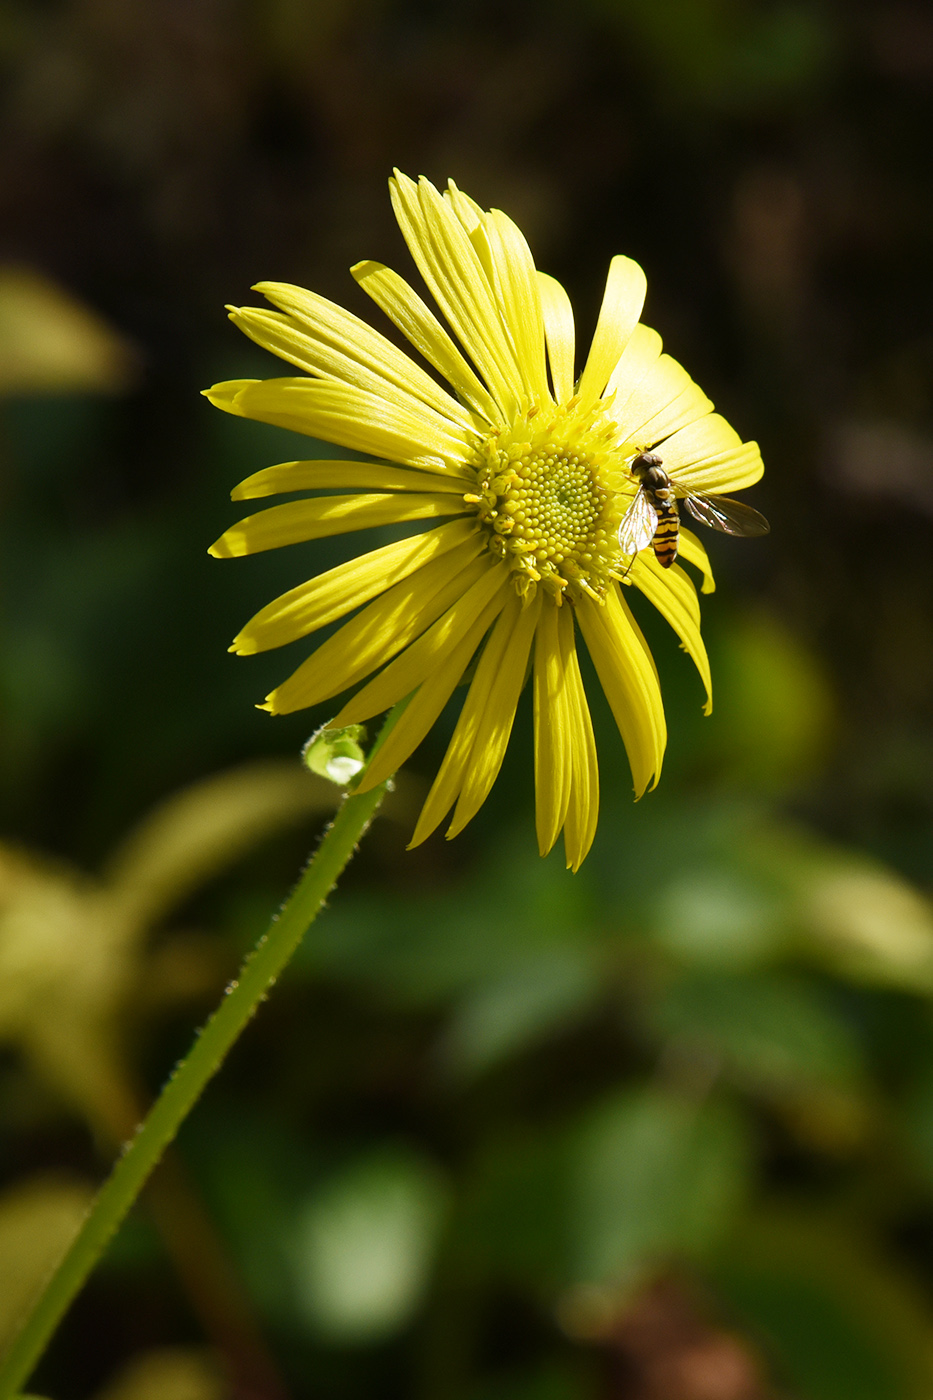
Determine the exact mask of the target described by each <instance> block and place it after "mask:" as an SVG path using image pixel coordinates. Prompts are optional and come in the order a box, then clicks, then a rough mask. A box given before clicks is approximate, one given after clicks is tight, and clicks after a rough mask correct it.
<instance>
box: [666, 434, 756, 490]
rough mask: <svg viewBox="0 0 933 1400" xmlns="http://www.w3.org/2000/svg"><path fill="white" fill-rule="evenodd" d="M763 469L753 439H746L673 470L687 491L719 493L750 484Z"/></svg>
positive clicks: (678, 481) (752, 484)
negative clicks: (737, 444) (721, 451)
mask: <svg viewBox="0 0 933 1400" xmlns="http://www.w3.org/2000/svg"><path fill="white" fill-rule="evenodd" d="M713 416H715V415H713ZM685 431H689V430H688V429H685ZM763 472H764V464H763V462H762V460H761V452H760V451H759V448H758V444H757V442H746V443H743V444H742V446H741V447H736V448H734V449H733V450H732V451H731V452H724V453H723V454H722V455H721V456H720V457H708V458H707V459H706V460H705V461H702V462H695V463H694V464H693V466H690V467H684V468H683V470H682V471H679V472H678V473H677V483H678V485H680V486H685V487H686V488H687V489H688V490H690V491H700V492H707V493H712V494H713V495H714V496H715V495H720V496H722V495H725V494H727V493H728V492H731V491H743V490H744V489H745V488H746V487H747V486H754V484H755V482H756V481H760V479H761V476H762V473H763Z"/></svg>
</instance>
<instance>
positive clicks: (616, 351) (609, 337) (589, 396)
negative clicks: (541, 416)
mask: <svg viewBox="0 0 933 1400" xmlns="http://www.w3.org/2000/svg"><path fill="white" fill-rule="evenodd" d="M646 289H647V282H646V280H645V274H644V273H643V272H642V270H641V268H640V267H639V266H638V263H637V262H633V261H632V259H631V258H623V257H615V258H613V259H612V262H611V263H610V264H609V276H608V278H607V279H606V291H605V294H604V296H603V304H602V306H601V307H600V311H599V320H598V321H597V322H596V334H595V335H594V336H593V343H592V345H591V346H590V353H589V355H588V356H587V361H586V367H585V368H584V370H583V373H582V374H581V376H580V386H579V389H578V393H579V395H580V400H581V402H582V403H583V405H584V406H586V405H587V404H589V403H592V402H593V401H594V400H595V399H598V398H599V396H600V394H601V393H602V392H603V390H604V389H605V387H606V384H607V383H608V381H609V377H610V375H611V374H612V371H613V370H614V369H615V367H616V365H617V364H618V362H619V357H620V356H621V354H622V352H623V350H624V349H625V347H626V345H627V343H628V341H629V338H630V336H631V334H632V332H633V331H634V329H635V327H636V325H637V324H638V318H639V316H640V315H641V309H642V307H643V306H644V304H645V291H646Z"/></svg>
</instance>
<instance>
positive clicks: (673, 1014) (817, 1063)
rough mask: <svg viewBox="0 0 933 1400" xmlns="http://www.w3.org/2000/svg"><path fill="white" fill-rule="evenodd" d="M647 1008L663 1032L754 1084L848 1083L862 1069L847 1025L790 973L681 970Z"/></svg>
mask: <svg viewBox="0 0 933 1400" xmlns="http://www.w3.org/2000/svg"><path fill="white" fill-rule="evenodd" d="M649 1014H650V1016H651V1018H652V1021H653V1023H654V1025H655V1026H656V1028H657V1029H658V1030H659V1031H661V1033H662V1034H663V1035H664V1036H665V1037H666V1038H668V1039H671V1040H679V1041H681V1042H684V1043H686V1044H687V1045H694V1046H697V1047H699V1048H702V1049H703V1050H705V1051H706V1053H707V1054H709V1055H711V1056H712V1057H713V1058H714V1059H715V1060H719V1061H720V1062H721V1063H722V1065H723V1067H724V1068H725V1069H726V1070H727V1072H728V1073H729V1074H730V1075H731V1076H732V1077H733V1078H735V1079H736V1080H738V1081H739V1082H740V1083H743V1084H744V1085H746V1086H748V1087H751V1088H754V1089H755V1090H758V1091H764V1092H766V1093H768V1092H780V1091H782V1090H792V1089H794V1088H796V1087H798V1086H807V1085H812V1084H819V1083H827V1084H831V1085H834V1086H848V1085H851V1084H854V1083H856V1082H857V1081H858V1079H859V1077H860V1074H861V1071H862V1063H861V1055H860V1052H859V1046H858V1041H857V1039H856V1037H855V1034H854V1032H853V1030H852V1029H851V1028H850V1027H849V1026H848V1025H847V1024H846V1022H845V1021H844V1020H843V1018H842V1017H841V1016H840V1015H839V1014H838V1013H837V1012H836V1011H835V1010H834V1008H833V1007H832V1005H831V1004H830V1003H829V1001H828V999H827V998H826V997H824V996H822V995H821V994H820V990H819V988H818V987H816V986H814V985H813V983H812V982H810V981H805V980H804V979H802V978H798V977H795V976H794V975H793V974H790V973H777V972H775V973H759V974H754V975H750V976H746V977H728V976H725V975H723V976H715V975H707V976H695V977H685V978H683V979H681V980H679V981H677V982H675V983H674V984H673V985H672V986H670V987H669V988H668V990H667V992H666V993H664V994H662V995H661V996H660V997H659V998H658V999H657V1001H656V1002H655V1003H654V1005H653V1006H652V1007H651V1010H650V1013H649Z"/></svg>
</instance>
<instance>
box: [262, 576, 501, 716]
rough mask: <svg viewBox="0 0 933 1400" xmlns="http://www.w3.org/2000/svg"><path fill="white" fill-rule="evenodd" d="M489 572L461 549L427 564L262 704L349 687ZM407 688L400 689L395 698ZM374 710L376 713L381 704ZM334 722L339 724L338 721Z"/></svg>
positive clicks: (292, 703) (303, 703) (321, 696)
mask: <svg viewBox="0 0 933 1400" xmlns="http://www.w3.org/2000/svg"><path fill="white" fill-rule="evenodd" d="M488 572H489V564H488V562H487V560H486V558H479V559H476V558H474V559H472V560H471V559H469V557H467V556H465V555H464V553H463V552H462V550H454V551H452V552H451V553H450V554H445V555H443V556H442V557H441V558H440V559H436V560H435V561H434V562H433V563H431V564H427V565H425V567H424V568H423V569H421V570H419V572H418V573H416V574H412V575H411V577H409V578H407V579H404V580H403V581H402V582H401V583H397V584H396V585H395V587H394V588H391V589H389V590H388V592H386V593H384V594H383V595H382V597H380V598H377V599H376V600H375V601H374V602H372V603H370V604H369V606H368V607H365V608H364V609H363V611H362V612H361V613H359V614H358V615H357V616H356V617H354V618H352V619H351V621H349V622H347V623H345V624H344V626H343V627H341V628H340V629H339V630H338V631H337V632H335V633H334V635H333V636H332V637H328V639H327V641H326V642H323V643H322V644H321V646H319V647H318V649H317V651H315V652H313V653H312V654H311V656H309V657H308V659H307V661H305V662H303V663H302V665H300V666H299V667H298V670H297V671H295V672H294V674H293V675H291V676H289V678H288V680H287V681H284V682H283V683H282V685H280V686H279V687H278V688H277V689H276V690H273V692H272V694H271V695H268V696H267V697H266V703H265V705H264V707H263V708H264V709H267V710H269V711H270V713H271V714H274V715H284V714H291V713H292V711H294V710H304V709H307V707H308V706H309V705H317V704H318V703H319V702H320V701H322V700H329V699H330V698H331V697H332V696H334V695H339V694H340V693H341V692H342V691H344V690H349V688H350V686H352V685H356V684H357V683H358V682H359V681H361V680H364V679H365V678H366V677H367V676H368V675H371V674H372V672H373V671H375V670H377V669H378V668H379V667H380V666H382V665H384V664H385V663H386V662H387V661H391V659H392V657H393V656H397V655H398V653H399V652H400V651H401V650H402V649H403V648H404V647H406V646H408V644H409V643H410V642H413V641H414V640H415V638H416V637H419V636H421V634H422V633H423V632H425V630H426V629H427V628H428V627H430V626H431V624H432V623H433V622H435V621H436V620H437V618H439V617H440V616H441V614H442V613H444V612H446V611H447V610H448V609H449V608H450V607H452V606H453V605H454V604H455V603H457V602H458V601H459V599H461V598H462V597H463V595H464V594H465V593H466V592H468V590H469V589H470V588H471V587H472V586H473V585H474V584H476V583H477V582H478V581H480V580H481V579H483V578H484V577H485V575H486V574H487V573H488ZM409 688H411V687H409ZM407 693H408V692H407V691H406V690H404V689H403V690H400V691H399V694H398V695H397V696H396V697H395V699H400V698H401V696H402V695H405V694H407ZM389 703H391V704H394V703H395V700H392V701H390V702H389ZM382 708H388V706H383V707H382ZM371 713H373V714H376V713H378V708H377V709H376V710H373V711H371ZM367 718H369V716H368V715H367ZM343 723H347V724H349V723H352V721H350V720H345V721H344V720H342V721H341V724H343ZM334 727H335V728H339V727H340V726H339V725H338V724H337V722H336V721H334Z"/></svg>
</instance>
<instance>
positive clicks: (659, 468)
mask: <svg viewBox="0 0 933 1400" xmlns="http://www.w3.org/2000/svg"><path fill="white" fill-rule="evenodd" d="M629 471H630V472H631V473H632V476H634V478H635V480H636V481H637V482H639V483H640V484H641V485H642V486H647V488H648V490H649V491H660V490H663V488H664V487H665V486H667V484H668V477H667V472H666V471H665V470H664V467H663V465H662V462H661V458H660V457H659V456H658V454H657V453H656V452H639V453H638V455H637V456H635V457H633V458H632V461H631V463H630V466H629Z"/></svg>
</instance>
